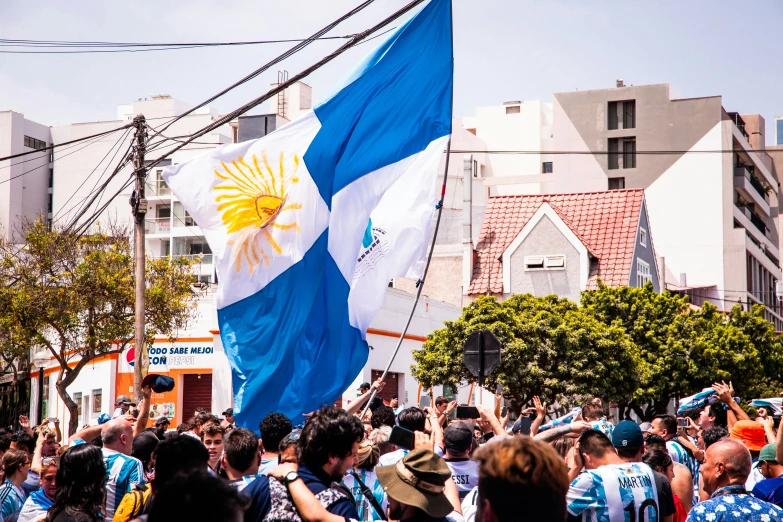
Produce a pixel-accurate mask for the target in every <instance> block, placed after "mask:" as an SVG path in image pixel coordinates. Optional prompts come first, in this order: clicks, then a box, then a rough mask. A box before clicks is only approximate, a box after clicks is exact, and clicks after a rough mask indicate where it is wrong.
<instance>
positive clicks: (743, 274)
mask: <svg viewBox="0 0 783 522" xmlns="http://www.w3.org/2000/svg"><path fill="white" fill-rule="evenodd" d="M553 136H554V139H553V146H554V148H555V149H556V150H568V151H575V152H577V154H569V155H562V156H561V155H558V156H556V157H555V158H554V160H553V163H554V165H553V172H552V174H551V181H550V182H548V183H545V184H544V188H545V190H546V192H547V193H559V192H566V191H568V192H571V191H580V192H581V191H601V190H607V189H610V190H613V189H632V188H642V189H644V191H645V196H646V201H647V205H648V212H649V216H650V221H651V223H652V227H653V230H652V233H653V234H654V236H655V239H656V250H657V252H658V255H659V256H660V257H661V262H660V267H661V280H662V287H664V288H667V289H669V290H672V291H677V292H682V293H687V294H688V295H690V296H691V301H692V302H693V303H695V304H700V303H702V302H704V301H705V300H709V301H710V302H712V303H713V304H716V305H717V306H719V307H721V308H722V309H729V308H731V307H732V306H733V305H735V304H737V303H740V304H742V305H743V306H748V305H752V304H754V303H758V304H764V305H765V306H766V308H767V311H766V317H767V319H768V320H770V321H771V322H773V323H774V324H775V327H776V329H778V330H780V329H783V310H782V309H781V305H780V301H779V300H778V299H777V297H776V293H775V290H776V285H777V282H778V281H779V280H780V279H781V268H780V237H779V226H778V219H779V218H778V211H779V190H780V188H779V184H778V175H777V171H776V169H775V165H774V162H773V160H772V157H771V156H770V155H769V154H768V153H767V152H766V150H765V139H764V118H762V117H761V116H759V115H740V114H739V113H737V112H730V111H727V110H726V109H725V108H724V107H723V100H722V98H721V97H720V96H706V97H702V98H688V99H672V98H671V96H670V91H669V85H668V84H661V85H643V86H625V85H624V84H623V82H622V81H621V80H618V83H617V87H616V88H611V89H600V90H590V91H577V92H568V93H557V94H555V95H554V97H553Z"/></svg>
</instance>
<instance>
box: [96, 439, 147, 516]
mask: <svg viewBox="0 0 783 522" xmlns="http://www.w3.org/2000/svg"><path fill="white" fill-rule="evenodd" d="M101 453H103V462H104V464H106V516H105V517H104V518H105V519H106V520H111V519H112V518H114V512H115V511H116V510H117V506H119V504H120V502H122V497H124V496H125V494H126V493H128V492H129V491H130V490H131V489H133V486H135V485H136V484H141V483H143V482H144V468H143V466H142V465H141V461H140V460H139V459H137V458H135V457H131V456H130V455H123V454H122V453H120V452H119V451H114V450H110V449H108V448H101Z"/></svg>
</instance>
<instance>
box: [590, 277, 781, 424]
mask: <svg viewBox="0 0 783 522" xmlns="http://www.w3.org/2000/svg"><path fill="white" fill-rule="evenodd" d="M582 307H583V308H584V309H585V311H586V312H587V313H589V314H590V315H592V316H594V317H596V318H597V319H598V320H600V321H601V322H602V323H604V324H606V325H614V326H618V327H621V328H623V329H624V330H625V331H626V332H627V333H628V335H630V337H631V339H632V340H633V342H634V344H636V346H637V348H638V350H639V355H640V358H639V361H640V368H639V377H640V380H639V385H638V388H637V389H636V390H635V392H634V393H633V396H632V397H627V398H626V399H625V400H622V401H620V403H619V405H620V406H621V408H622V409H623V411H624V413H623V414H621V416H626V414H627V410H629V409H630V410H633V411H634V412H635V413H636V414H637V415H638V416H639V417H640V418H642V419H643V420H650V419H652V417H653V416H654V415H656V414H658V413H663V412H665V411H666V407H667V405H668V404H669V402H670V401H671V400H672V399H678V398H681V397H684V396H688V395H691V394H693V393H695V392H697V391H701V390H702V389H703V388H706V387H708V386H710V385H711V384H712V383H713V382H716V381H721V380H726V381H732V382H733V383H734V386H735V389H736V391H737V393H739V394H741V396H742V397H746V398H750V397H758V396H769V395H768V394H769V393H772V395H777V393H778V391H779V390H780V387H781V384H780V381H781V377H780V376H781V370H782V369H783V368H782V367H781V364H783V363H782V362H781V361H783V358H782V357H781V355H783V353H781V349H782V347H781V344H780V340H779V339H778V338H777V336H776V335H775V332H774V327H773V326H772V324H771V323H770V322H769V321H767V320H765V319H764V317H763V307H761V306H753V307H752V309H751V310H750V311H744V310H742V308H741V307H740V306H739V305H737V306H735V307H734V308H733V309H732V310H731V311H730V312H729V313H724V312H721V311H720V310H718V308H716V307H715V306H714V305H712V304H710V303H705V304H704V306H703V307H702V308H701V309H700V310H694V309H692V308H691V307H690V306H688V301H687V297H684V296H678V295H676V294H672V293H669V292H663V293H661V294H658V293H656V292H655V291H654V290H653V288H652V285H651V284H649V283H648V284H647V285H645V287H644V288H629V287H619V288H610V287H608V286H606V285H604V284H603V283H601V282H599V285H598V288H597V289H595V290H588V291H585V292H583V293H582ZM773 390H774V392H773Z"/></svg>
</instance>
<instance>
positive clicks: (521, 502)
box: [475, 432, 603, 522]
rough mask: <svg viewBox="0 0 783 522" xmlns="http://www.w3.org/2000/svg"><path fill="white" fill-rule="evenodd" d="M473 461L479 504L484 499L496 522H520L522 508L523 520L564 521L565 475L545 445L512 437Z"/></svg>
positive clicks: (558, 459)
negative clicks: (477, 475) (518, 521)
mask: <svg viewBox="0 0 783 522" xmlns="http://www.w3.org/2000/svg"><path fill="white" fill-rule="evenodd" d="M599 433H600V432H599ZM602 435H603V434H602ZM475 458H476V460H478V461H479V481H478V494H479V500H478V502H479V503H481V502H482V500H483V499H487V500H488V501H489V505H490V506H492V512H493V513H494V514H495V515H496V517H497V519H498V520H500V521H502V522H508V521H512V520H521V519H522V517H521V516H520V511H519V509H520V506H524V510H525V512H524V519H525V520H565V519H566V493H567V492H568V472H567V471H566V466H565V462H564V461H563V459H562V458H561V457H560V456H559V455H558V454H557V453H556V452H555V450H553V449H552V448H551V447H550V446H549V445H548V444H544V443H543V442H541V441H537V440H535V439H533V438H531V437H511V438H507V439H504V440H502V441H498V442H496V443H492V444H488V445H486V446H484V447H482V448H481V449H479V450H478V451H476V455H475Z"/></svg>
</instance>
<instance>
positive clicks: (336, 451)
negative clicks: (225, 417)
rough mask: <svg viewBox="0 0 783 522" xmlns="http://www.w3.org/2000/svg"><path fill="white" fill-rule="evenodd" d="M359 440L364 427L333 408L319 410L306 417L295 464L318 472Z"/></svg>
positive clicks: (347, 453)
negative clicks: (297, 463)
mask: <svg viewBox="0 0 783 522" xmlns="http://www.w3.org/2000/svg"><path fill="white" fill-rule="evenodd" d="M363 438H364V427H363V426H362V423H361V421H360V420H359V418H358V417H356V416H355V415H350V414H348V413H347V412H346V411H345V410H342V409H340V408H338V407H336V406H327V407H326V408H322V409H320V410H318V411H317V412H315V413H314V414H313V416H312V417H310V420H308V421H307V424H305V427H304V429H303V430H302V435H301V436H300V438H299V448H298V453H299V455H298V458H299V464H300V465H301V464H305V465H306V466H308V467H309V468H310V469H318V468H320V467H321V466H323V465H324V464H326V463H327V462H328V461H329V457H337V458H341V459H342V458H345V457H347V456H348V455H349V454H350V453H351V450H352V449H353V445H354V444H355V443H357V442H361V440H362V439H363ZM262 440H263V439H262Z"/></svg>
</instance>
